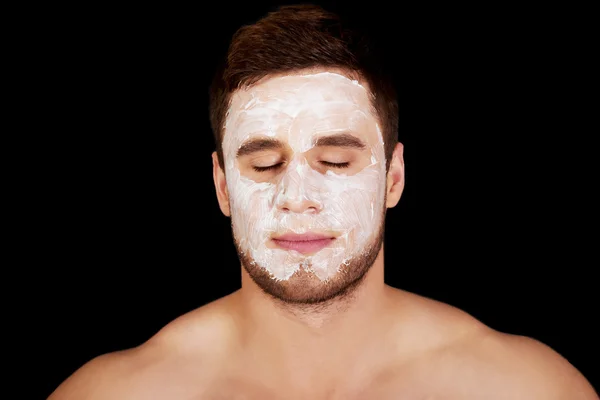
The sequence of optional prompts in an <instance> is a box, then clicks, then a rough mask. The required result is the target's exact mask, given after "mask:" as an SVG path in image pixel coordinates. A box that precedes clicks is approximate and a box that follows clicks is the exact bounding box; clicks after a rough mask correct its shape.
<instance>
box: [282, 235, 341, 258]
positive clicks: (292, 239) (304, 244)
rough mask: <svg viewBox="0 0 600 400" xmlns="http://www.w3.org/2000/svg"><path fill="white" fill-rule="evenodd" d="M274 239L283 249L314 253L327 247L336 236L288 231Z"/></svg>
mask: <svg viewBox="0 0 600 400" xmlns="http://www.w3.org/2000/svg"><path fill="white" fill-rule="evenodd" d="M272 240H273V242H274V243H275V244H276V245H277V247H279V248H281V249H284V250H295V251H297V252H299V253H302V254H312V253H316V252H317V251H319V250H321V249H323V248H324V247H327V246H328V245H329V244H331V242H333V241H334V240H335V237H333V236H331V235H324V234H319V233H304V234H301V235H298V234H295V233H286V234H283V235H281V236H277V237H273V238H272Z"/></svg>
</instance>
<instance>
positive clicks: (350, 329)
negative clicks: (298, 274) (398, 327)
mask: <svg viewBox="0 0 600 400" xmlns="http://www.w3.org/2000/svg"><path fill="white" fill-rule="evenodd" d="M383 264H384V263H383V247H382V248H381V249H380V252H379V254H378V256H377V258H376V260H375V262H374V263H373V265H372V266H371V268H370V269H369V271H368V272H367V274H366V275H365V276H364V278H363V280H362V281H361V282H360V283H359V284H358V285H357V286H356V287H355V288H354V289H353V290H352V291H351V292H350V293H347V294H345V295H343V296H339V297H337V298H334V299H333V300H330V301H328V302H326V303H324V304H318V305H298V304H287V303H284V302H281V301H278V300H275V299H273V298H272V297H271V296H269V295H267V294H265V293H264V292H263V291H262V290H261V289H260V288H259V287H258V286H257V285H256V283H254V281H253V280H252V279H251V278H250V276H249V275H248V274H247V272H246V271H245V269H243V268H242V271H243V272H242V274H243V275H242V289H241V290H240V291H239V292H238V296H239V297H238V298H239V306H240V315H241V321H242V322H241V325H240V327H241V329H242V332H243V334H242V336H243V337H244V342H245V343H244V344H245V348H247V349H252V352H253V353H254V352H256V353H259V354H260V357H257V358H260V359H261V360H265V363H268V364H270V365H271V366H273V367H272V368H274V369H275V370H279V371H286V370H287V371H290V369H287V368H292V370H294V371H296V372H295V373H294V376H296V377H297V378H298V379H299V380H301V379H303V378H309V377H307V376H306V375H303V374H304V373H306V374H311V373H312V374H318V373H319V371H320V369H319V368H318V367H317V368H315V363H317V364H318V365H321V366H324V367H328V368H335V365H331V364H337V365H339V370H340V371H341V372H344V368H346V372H347V367H348V365H356V362H357V360H360V359H361V358H363V357H365V356H367V357H372V356H373V355H374V353H377V351H374V350H373V346H376V344H377V342H378V341H377V340H375V341H374V340H373V338H374V337H378V335H379V332H383V331H385V330H386V326H385V323H386V321H389V319H388V318H383V316H384V314H385V313H386V312H389V310H390V307H389V305H388V304H389V301H388V290H387V289H386V288H387V286H386V285H385V283H384V274H383V270H384V268H383ZM388 324H389V322H388ZM348 363H350V364H348ZM303 366H304V367H305V368H303ZM268 368H269V366H267V369H268ZM315 369H316V370H315ZM303 370H305V371H306V372H302V371H303ZM310 371H312V372H310Z"/></svg>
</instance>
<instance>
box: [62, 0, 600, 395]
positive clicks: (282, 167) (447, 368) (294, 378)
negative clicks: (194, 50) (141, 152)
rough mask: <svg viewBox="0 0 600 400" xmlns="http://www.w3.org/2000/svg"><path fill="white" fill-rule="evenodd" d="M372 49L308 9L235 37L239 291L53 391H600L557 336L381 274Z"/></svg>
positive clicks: (222, 190) (223, 96) (228, 90)
mask: <svg viewBox="0 0 600 400" xmlns="http://www.w3.org/2000/svg"><path fill="white" fill-rule="evenodd" d="M368 49H369V47H368V46H367V45H366V44H365V43H364V42H363V41H361V40H358V38H356V37H354V34H353V32H352V31H351V30H349V29H346V27H345V26H344V25H342V24H341V23H340V21H338V17H337V16H335V15H333V14H330V13H327V12H326V11H324V10H322V9H320V8H318V7H313V6H288V7H282V8H280V9H279V10H278V11H277V12H274V13H271V14H269V15H267V16H266V17H264V18H263V19H261V20H259V21H258V22H256V23H255V24H253V25H250V26H247V27H244V28H242V29H240V30H239V31H238V32H237V33H236V35H234V37H233V39H232V43H231V46H230V48H229V52H228V56H227V62H226V63H225V64H224V67H223V69H222V70H220V71H219V73H218V74H217V76H216V78H215V81H214V85H213V87H212V90H211V123H212V126H213V130H214V133H215V139H216V146H217V149H216V151H215V152H214V153H213V176H214V183H215V188H216V194H217V198H218V201H219V205H220V208H221V211H222V212H223V213H224V214H225V215H226V216H228V217H231V225H232V230H233V236H234V239H235V245H236V248H237V251H238V254H239V258H240V261H241V265H242V288H241V289H240V290H238V291H236V292H235V293H233V294H231V295H228V296H226V297H224V298H222V299H219V300H217V301H215V302H212V303H210V304H208V305H206V306H204V307H200V308H199V309H197V310H195V311H192V312H190V313H188V314H186V315H183V316H181V317H180V318H178V319H176V320H175V321H173V322H172V323H170V324H168V325H167V326H166V327H164V328H163V329H162V330H161V331H160V332H158V333H157V334H156V335H155V336H154V337H152V338H151V339H150V340H148V341H147V342H146V343H144V344H142V345H140V346H138V347H136V348H133V349H128V350H124V351H120V352H115V353H110V354H105V355H102V356H99V357H97V358H95V359H93V360H91V361H90V362H88V363H87V364H86V365H84V366H83V367H82V368H81V369H79V370H78V371H77V372H76V373H75V374H73V376H71V377H69V378H68V379H67V380H66V381H65V382H64V383H63V384H62V385H61V386H60V387H58V388H57V389H56V391H55V392H54V393H53V394H52V395H51V396H50V399H52V400H61V399H65V400H66V399H79V400H84V399H132V400H133V399H346V400H352V399H545V400H550V399H571V400H577V399H581V400H583V399H598V396H597V395H596V393H595V392H594V390H593V388H592V387H591V385H590V384H589V383H588V382H587V381H586V379H585V378H584V377H583V376H582V375H581V373H579V372H578V371H577V370H576V369H575V368H574V367H573V366H572V365H571V364H570V363H569V362H568V361H567V360H565V359H564V358H563V357H561V356H560V355H559V354H557V353H556V352H555V351H553V350H552V349H550V348H548V347H547V346H545V345H544V344H542V343H540V342H538V341H536V340H533V339H530V338H527V337H519V336H513V335H508V334H503V333H500V332H497V331H494V330H492V329H490V328H489V327H487V326H484V325H483V324H482V323H480V322H479V321H477V320H475V319H474V318H472V317H471V316H469V315H467V314H466V313H464V312H462V311H461V310H458V309H456V308H454V307H451V306H449V305H446V304H442V303H440V302H436V301H434V300H431V299H427V298H423V297H420V296H417V295H415V294H411V293H408V292H406V291H402V290H398V289H395V288H392V287H390V286H388V285H386V284H385V283H384V274H383V271H384V253H383V233H384V221H385V215H386V210H387V209H388V208H391V207H394V206H395V205H396V204H397V203H398V202H399V200H400V198H401V195H402V192H403V188H404V160H403V145H402V143H400V142H398V139H397V134H398V126H397V125H398V122H397V120H398V105H397V101H396V97H395V94H394V91H393V89H392V84H391V83H390V81H389V80H387V78H386V76H387V75H386V74H385V73H384V72H383V71H381V70H380V69H379V64H378V62H377V60H376V59H375V58H373V57H374V56H373V55H372V54H371V52H370V51H369V50H368Z"/></svg>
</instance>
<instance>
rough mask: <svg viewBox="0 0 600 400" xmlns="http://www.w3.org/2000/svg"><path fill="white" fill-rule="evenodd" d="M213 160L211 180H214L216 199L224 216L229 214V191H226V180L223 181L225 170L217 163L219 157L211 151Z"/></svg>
mask: <svg viewBox="0 0 600 400" xmlns="http://www.w3.org/2000/svg"><path fill="white" fill-rule="evenodd" d="M212 162H213V180H214V181H215V189H216V191H217V200H218V201H219V207H220V208H221V211H222V212H223V214H225V216H226V217H229V216H231V211H230V209H229V192H227V182H226V181H225V172H223V168H221V166H220V165H219V157H217V152H216V151H213V153H212Z"/></svg>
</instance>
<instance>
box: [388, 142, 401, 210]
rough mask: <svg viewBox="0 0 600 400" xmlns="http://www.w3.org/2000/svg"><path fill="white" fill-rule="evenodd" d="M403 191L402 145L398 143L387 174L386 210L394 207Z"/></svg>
mask: <svg viewBox="0 0 600 400" xmlns="http://www.w3.org/2000/svg"><path fill="white" fill-rule="evenodd" d="M403 191H404V145H403V144H402V143H398V144H397V145H396V147H395V148H394V153H393V155H392V159H391V161H390V168H389V170H388V173H387V201H386V206H387V208H392V207H395V206H396V204H398V202H399V201H400V197H402V192H403Z"/></svg>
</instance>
